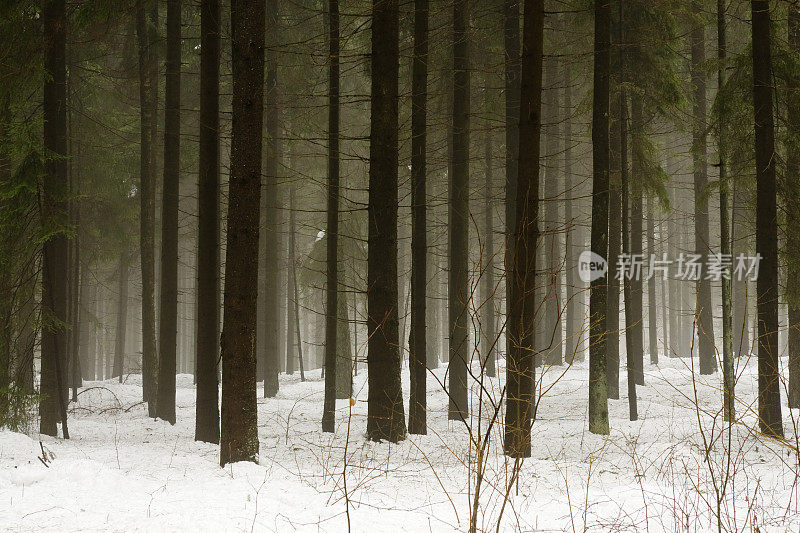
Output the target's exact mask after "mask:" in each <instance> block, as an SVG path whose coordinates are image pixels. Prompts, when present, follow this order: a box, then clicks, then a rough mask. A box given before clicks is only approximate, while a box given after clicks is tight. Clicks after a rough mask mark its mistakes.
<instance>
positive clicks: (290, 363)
mask: <svg viewBox="0 0 800 533" xmlns="http://www.w3.org/2000/svg"><path fill="white" fill-rule="evenodd" d="M294 196H295V188H294V185H291V186H290V188H289V228H288V231H289V235H288V239H287V241H288V242H287V245H288V247H287V261H286V268H287V272H286V281H287V283H286V373H287V374H288V375H290V376H291V375H292V374H294V372H295V369H296V368H297V363H298V361H297V359H296V358H297V349H298V348H299V346H298V344H299V340H298V339H297V336H296V332H295V330H297V324H295V316H296V314H295V313H296V311H295V306H296V305H297V302H296V301H295V295H294V289H295V285H296V283H297V280H296V279H295V262H296V261H297V258H296V257H295V254H296V252H295V225H296V224H295V216H296V215H295V212H294Z"/></svg>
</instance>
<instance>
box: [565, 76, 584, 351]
mask: <svg viewBox="0 0 800 533" xmlns="http://www.w3.org/2000/svg"><path fill="white" fill-rule="evenodd" d="M563 74H564V114H565V116H566V119H565V120H564V133H563V135H564V191H565V193H566V196H565V201H564V227H565V232H566V233H565V235H564V248H565V256H564V265H565V266H564V268H565V270H566V285H567V291H566V302H565V305H566V310H565V313H564V320H565V322H566V337H565V346H564V351H565V358H566V362H567V363H568V364H572V363H573V362H574V361H575V359H578V360H581V359H583V356H582V353H581V351H580V349H581V348H580V346H581V333H582V332H581V315H582V311H581V308H580V307H581V305H580V304H581V297H582V294H581V291H580V287H579V286H578V284H579V283H580V280H579V278H578V276H577V275H576V274H577V269H576V265H577V257H576V255H575V251H576V243H578V244H579V245H580V244H581V242H580V235H581V231H580V228H579V227H578V225H577V223H576V216H575V213H576V211H577V210H576V211H573V204H574V203H576V194H575V191H574V184H573V175H572V157H573V155H572V144H573V140H572V72H571V70H570V66H569V65H564V72H563Z"/></svg>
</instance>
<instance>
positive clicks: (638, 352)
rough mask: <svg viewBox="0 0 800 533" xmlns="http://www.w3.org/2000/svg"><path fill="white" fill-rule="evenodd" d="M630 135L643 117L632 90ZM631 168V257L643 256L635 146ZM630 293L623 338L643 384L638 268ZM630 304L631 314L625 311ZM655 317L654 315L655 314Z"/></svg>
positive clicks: (639, 175)
mask: <svg viewBox="0 0 800 533" xmlns="http://www.w3.org/2000/svg"><path fill="white" fill-rule="evenodd" d="M630 127H631V130H632V134H633V135H639V136H641V138H644V136H645V131H644V128H645V124H644V118H643V117H642V97H641V96H640V95H638V94H635V95H633V96H632V97H631V123H630ZM631 170H632V174H633V177H634V178H635V181H632V180H628V188H627V190H626V191H625V193H626V194H627V195H628V202H629V205H630V213H629V215H630V225H629V226H628V230H629V231H628V253H629V254H630V256H631V257H632V258H643V255H642V233H643V231H642V226H643V214H642V187H641V181H640V180H641V179H642V178H643V177H644V176H643V174H644V172H645V170H644V162H643V161H641V159H640V157H639V152H638V151H636V150H634V151H633V152H632V158H631ZM629 282H630V288H629V297H628V298H626V299H625V338H626V339H627V338H628V336H630V338H631V341H630V343H629V344H628V345H627V346H630V350H632V351H633V353H632V354H630V355H629V356H628V357H629V359H630V360H631V361H632V362H633V370H634V377H635V378H636V384H637V385H644V332H643V328H644V317H643V313H642V306H643V303H642V297H643V294H644V291H643V289H642V276H641V272H639V273H635V272H634V276H633V277H632V278H631V279H629ZM628 307H630V314H628V313H629V311H628ZM654 318H655V317H654Z"/></svg>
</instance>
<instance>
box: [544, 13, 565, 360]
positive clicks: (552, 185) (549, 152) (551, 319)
mask: <svg viewBox="0 0 800 533" xmlns="http://www.w3.org/2000/svg"><path fill="white" fill-rule="evenodd" d="M552 33H553V35H554V36H555V35H556V34H557V33H558V28H555V29H554V31H553V32H552ZM551 40H552V37H551ZM544 63H545V67H544V68H545V80H546V82H547V85H548V87H547V90H545V91H544V96H543V98H544V101H543V111H542V112H543V122H544V124H543V129H544V138H545V154H544V160H545V164H544V196H545V208H544V239H543V242H542V249H541V250H540V253H541V254H542V255H543V257H544V258H545V259H544V261H543V262H544V263H545V264H544V265H543V267H544V269H545V272H546V277H545V279H544V280H543V285H544V287H543V292H544V295H543V296H544V299H545V300H544V307H543V310H544V317H543V318H544V320H543V326H544V327H543V333H544V338H543V339H541V342H540V344H541V346H542V347H543V349H544V350H545V353H544V354H543V355H544V361H545V363H546V364H548V365H561V364H563V362H564V358H563V354H562V349H563V342H562V338H561V313H562V306H563V302H562V301H561V270H562V258H563V255H562V251H561V228H559V227H558V204H559V203H560V200H561V199H560V195H559V187H558V170H559V169H558V151H559V146H558V140H559V136H560V132H559V123H560V122H559V118H560V117H559V108H558V84H559V81H560V76H559V72H558V68H559V64H558V58H557V56H551V57H548V58H547V60H546V61H545V62H544Z"/></svg>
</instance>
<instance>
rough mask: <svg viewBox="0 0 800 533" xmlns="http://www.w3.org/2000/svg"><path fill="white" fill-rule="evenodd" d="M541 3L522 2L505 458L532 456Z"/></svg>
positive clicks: (540, 126)
mask: <svg viewBox="0 0 800 533" xmlns="http://www.w3.org/2000/svg"><path fill="white" fill-rule="evenodd" d="M543 34H544V2H543V1H542V0H525V8H524V21H523V36H522V71H521V87H520V95H521V97H520V103H521V105H520V108H519V118H518V121H519V122H518V123H519V167H518V169H519V173H518V181H517V197H516V202H515V204H516V217H515V220H516V221H517V227H516V229H515V231H514V251H513V254H512V260H513V263H512V264H513V270H512V277H511V300H510V301H509V304H510V308H509V314H508V323H507V327H508V336H509V337H510V339H509V345H510V348H511V351H510V352H509V354H508V358H507V362H506V433H505V440H504V441H503V451H504V453H505V454H506V455H508V456H509V457H514V458H523V457H530V456H531V424H532V423H533V416H532V414H533V412H534V398H533V392H534V388H533V383H534V372H535V369H534V360H535V347H534V346H535V338H534V337H535V325H534V320H533V319H534V317H535V315H536V310H537V301H536V297H535V295H534V290H533V289H534V287H535V286H536V248H537V240H538V238H539V228H538V221H537V218H538V215H539V166H540V164H541V162H540V152H541V146H540V140H539V138H540V135H541V130H542V119H541V108H542V59H543V57H542V56H543V53H542V52H543Z"/></svg>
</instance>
